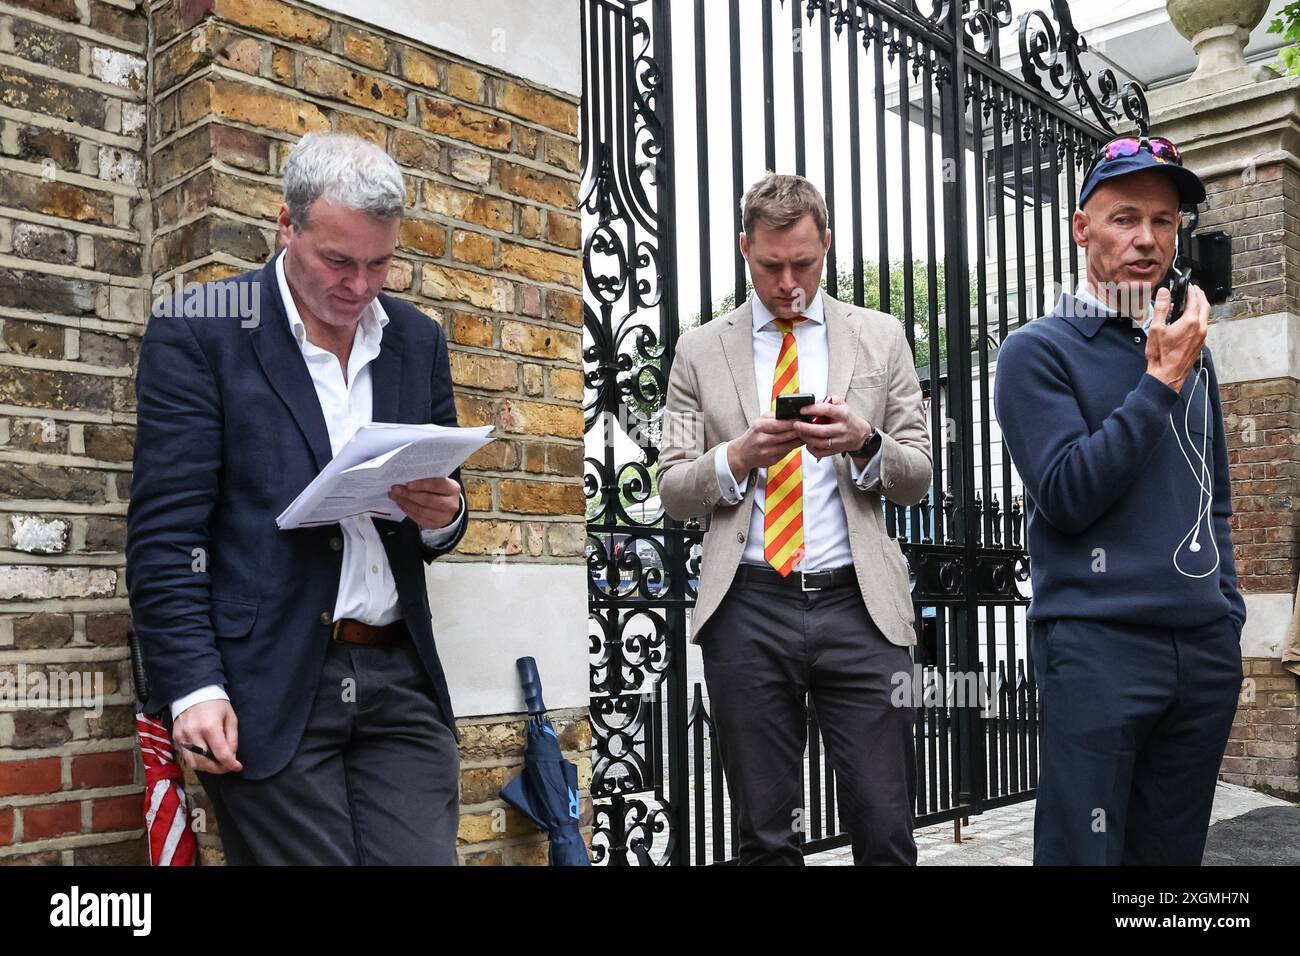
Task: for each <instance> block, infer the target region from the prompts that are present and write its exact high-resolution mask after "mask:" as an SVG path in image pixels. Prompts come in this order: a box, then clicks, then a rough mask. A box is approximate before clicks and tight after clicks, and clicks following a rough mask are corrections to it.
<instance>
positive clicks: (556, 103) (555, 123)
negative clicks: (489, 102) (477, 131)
mask: <svg viewBox="0 0 1300 956" xmlns="http://www.w3.org/2000/svg"><path fill="white" fill-rule="evenodd" d="M496 104H497V108H498V109H501V110H504V111H505V112H507V113H512V114H514V115H515V116H518V117H521V118H522V119H526V120H528V121H529V122H532V123H540V124H541V125H543V126H549V127H550V128H551V129H553V130H558V131H559V132H561V133H569V134H571V135H572V134H574V133H577V132H578V104H576V103H570V102H569V101H568V100H562V99H560V98H559V97H557V96H552V95H551V94H549V93H542V92H540V91H538V90H532V89H529V88H528V87H525V86H521V85H519V84H518V83H512V82H510V81H509V80H501V81H499V83H498V86H497V97H496Z"/></svg>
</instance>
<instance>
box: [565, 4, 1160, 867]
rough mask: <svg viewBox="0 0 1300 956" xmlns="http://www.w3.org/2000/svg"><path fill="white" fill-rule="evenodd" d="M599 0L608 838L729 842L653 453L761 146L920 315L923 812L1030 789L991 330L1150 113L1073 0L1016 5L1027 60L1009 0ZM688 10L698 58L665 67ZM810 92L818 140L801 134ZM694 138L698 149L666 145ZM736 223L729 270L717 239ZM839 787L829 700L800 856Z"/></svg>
mask: <svg viewBox="0 0 1300 956" xmlns="http://www.w3.org/2000/svg"><path fill="white" fill-rule="evenodd" d="M582 4H583V21H582V43H583V77H584V92H583V103H582V105H583V130H582V171H583V180H582V210H583V215H584V230H583V231H584V238H585V245H584V254H585V255H584V262H585V266H584V285H585V288H584V291H585V305H586V309H585V331H586V342H585V346H586V347H585V351H584V362H585V369H586V386H587V400H586V418H587V431H588V436H589V442H588V458H587V460H586V476H585V480H586V495H587V500H588V572H589V607H590V634H589V641H590V652H591V662H592V664H591V694H592V697H591V720H592V728H593V736H594V759H593V764H594V766H593V779H592V783H591V792H592V797H593V800H594V803H595V826H594V829H595V839H594V843H595V846H596V858H597V861H598V862H608V863H613V864H625V863H640V864H643V865H645V864H660V863H678V864H681V863H688V862H695V863H705V862H709V861H713V862H720V861H724V860H726V859H728V858H729V857H730V856H731V853H732V851H733V850H734V846H735V843H734V832H733V831H732V829H731V826H730V820H729V813H728V806H729V801H728V800H727V797H726V792H725V786H724V783H723V775H722V770H721V766H720V764H719V762H718V759H717V754H716V751H715V750H713V749H712V748H711V747H710V746H709V733H708V731H709V720H708V713H707V701H706V699H705V692H704V688H703V687H702V686H701V684H700V683H699V682H698V681H694V680H692V679H691V678H690V677H689V674H688V670H689V668H688V662H689V661H688V659H689V656H690V650H689V648H688V634H689V612H690V608H691V606H692V604H693V603H694V597H695V588H694V584H695V581H696V579H697V578H698V574H699V557H698V555H699V542H700V539H701V531H700V529H699V527H698V526H696V525H694V524H687V525H685V526H683V525H681V524H679V523H677V522H675V521H673V520H671V519H668V518H667V517H666V515H664V513H663V511H662V508H661V507H660V506H659V505H658V501H657V497H656V495H655V494H654V489H655V484H654V471H655V466H656V459H657V445H658V434H659V431H658V430H659V424H660V416H661V413H662V406H663V401H664V397H665V391H666V382H667V374H668V369H669V368H670V367H671V363H672V359H673V349H674V343H675V341H676V339H677V336H678V334H679V330H680V326H681V315H680V312H679V310H680V308H681V307H682V306H683V305H686V303H690V305H689V307H690V308H694V307H695V306H696V305H697V304H698V315H697V316H696V318H697V319H698V320H699V321H709V319H711V318H712V317H713V315H714V314H715V313H718V312H720V311H721V310H723V309H725V308H726V307H727V306H728V305H729V304H730V303H734V302H738V301H742V300H743V299H744V298H745V296H746V295H747V294H748V290H747V286H746V278H745V268H744V262H743V260H742V258H741V257H740V253H739V251H738V250H736V249H735V245H736V244H735V236H736V235H737V233H738V232H739V231H740V220H739V198H740V196H741V195H742V194H743V191H744V189H745V188H746V186H747V185H748V183H749V182H750V181H752V180H753V179H755V178H757V175H758V174H759V173H761V171H762V169H775V170H778V171H786V172H797V173H801V174H805V175H809V176H810V177H811V178H813V179H814V180H815V181H818V182H819V185H821V186H822V188H823V191H824V192H825V195H826V199H827V203H828V206H829V207H830V213H831V226H832V229H833V234H834V237H835V239H834V244H833V245H832V247H831V250H830V252H829V254H828V256H827V261H826V277H825V278H826V288H827V290H828V291H830V292H831V293H832V294H836V295H838V296H839V297H840V298H843V299H845V300H847V301H852V302H854V303H856V304H858V305H863V304H868V305H872V306H873V307H876V308H880V309H882V310H884V311H887V312H891V313H893V314H894V315H896V316H898V317H899V320H900V321H901V322H902V323H903V325H904V328H905V330H906V333H907V338H908V341H909V343H911V344H912V346H913V349H914V355H915V356H916V359H917V365H918V374H919V375H920V377H921V379H922V384H923V386H924V388H925V391H926V395H927V401H928V402H929V419H930V428H931V435H932V437H933V439H934V450H935V454H934V471H933V484H932V489H931V494H930V496H929V497H928V498H927V499H926V500H925V501H923V502H922V503H921V504H920V505H918V506H916V507H912V508H900V507H897V506H895V505H893V504H889V503H886V505H885V520H886V525H887V527H888V529H889V532H890V534H891V535H893V536H894V537H895V538H897V539H898V541H899V544H900V546H901V548H902V550H903V553H904V555H905V557H906V559H907V562H908V565H909V568H910V570H911V575H912V580H913V600H914V602H915V605H916V611H917V617H916V621H917V623H916V628H917V636H918V642H917V645H916V648H915V650H914V660H915V672H916V673H915V680H914V687H913V690H914V691H918V692H919V694H920V696H919V697H918V698H917V702H918V706H917V725H916V736H915V740H916V755H917V765H918V770H919V773H920V779H919V781H918V799H917V807H916V812H917V823H918V825H925V824H928V823H935V822H939V821H944V820H951V819H954V818H957V817H966V816H969V815H970V814H972V813H979V812H982V811H983V810H985V809H989V808H991V807H995V806H999V805H1002V804H1006V803H1012V802H1016V801H1020V800H1025V799H1029V798H1031V797H1032V796H1033V793H1034V787H1035V784H1036V779H1037V750H1036V746H1037V727H1036V711H1035V702H1036V693H1035V688H1034V685H1033V668H1032V666H1031V664H1030V662H1029V661H1028V641H1027V637H1026V635H1025V632H1024V619H1023V610H1024V605H1025V604H1026V603H1027V602H1028V595H1027V593H1026V591H1025V587H1026V586H1027V582H1028V558H1027V555H1026V554H1025V552H1024V550H1023V548H1022V546H1021V520H1022V511H1021V506H1020V499H1019V497H1018V495H1017V490H1018V481H1017V479H1016V477H1015V475H1014V472H1013V470H1012V467H1011V462H1010V460H1009V457H1008V454H1007V452H1006V450H1005V448H1004V447H1002V446H1001V443H1000V441H999V440H998V432H997V429H996V426H995V423H993V422H992V419H991V415H990V402H989V399H990V395H991V376H992V374H995V365H996V351H997V346H998V343H1000V342H1001V341H1002V339H1003V338H1004V337H1005V336H1006V335H1007V333H1008V332H1009V331H1010V330H1012V329H1013V328H1015V327H1016V326H1017V325H1019V324H1020V323H1021V322H1022V321H1025V320H1027V319H1029V318H1032V317H1034V316H1037V315H1040V314H1042V312H1043V311H1044V308H1045V304H1050V303H1051V302H1052V301H1054V298H1055V297H1054V295H1050V296H1049V294H1048V293H1049V290H1048V283H1049V282H1050V283H1052V284H1053V285H1054V286H1055V287H1058V288H1061V287H1066V284H1067V283H1073V282H1074V281H1075V280H1076V279H1077V278H1078V277H1079V276H1080V275H1081V273H1080V271H1079V265H1080V264H1079V257H1078V255H1077V251H1076V249H1075V247H1074V246H1073V244H1072V243H1071V242H1070V241H1069V236H1068V232H1066V231H1065V230H1066V223H1068V217H1069V215H1070V214H1072V213H1073V211H1074V197H1075V196H1076V195H1077V192H1078V189H1077V183H1076V176H1077V175H1078V173H1079V171H1080V170H1081V169H1082V168H1084V165H1085V164H1086V163H1087V161H1089V160H1090V159H1091V158H1092V156H1093V155H1094V153H1095V151H1096V148H1097V145H1098V144H1099V142H1101V141H1102V140H1104V139H1105V138H1106V136H1107V135H1108V134H1112V133H1113V132H1114V130H1115V124H1117V123H1120V122H1125V121H1127V122H1129V123H1134V124H1136V125H1137V126H1138V127H1139V128H1141V129H1143V130H1145V127H1146V118H1145V114H1146V104H1145V100H1144V98H1143V96H1142V93H1141V91H1140V89H1138V88H1137V87H1135V86H1134V85H1132V84H1123V85H1121V84H1120V83H1119V82H1118V81H1117V80H1116V79H1115V77H1114V76H1113V74H1111V73H1110V71H1108V70H1104V71H1101V72H1099V73H1098V74H1097V76H1096V77H1093V76H1091V75H1090V74H1088V73H1087V72H1086V71H1085V69H1084V67H1083V65H1082V64H1081V62H1080V56H1081V54H1083V53H1084V52H1085V51H1086V44H1085V43H1084V41H1083V38H1082V37H1081V36H1079V34H1078V33H1077V32H1076V31H1075V29H1074V26H1073V23H1072V21H1071V18H1070V12H1069V8H1068V6H1067V5H1066V3H1065V2H1064V0H1052V3H1051V14H1050V15H1049V14H1045V13H1042V12H1034V13H1029V14H1025V15H1024V16H1022V17H1021V18H1020V20H1019V24H1018V47H1019V50H1018V52H1019V60H1020V69H1019V73H1020V75H1019V76H1017V75H1014V74H1013V73H1012V72H1011V71H1008V70H1006V69H1004V68H1003V67H1002V65H1001V56H1002V51H1001V49H1000V46H999V30H1000V28H1003V27H1007V26H1010V25H1011V13H1010V6H1009V4H1008V3H1007V2H1006V0H962V2H955V0H940V2H938V3H936V4H935V5H934V6H933V7H932V8H930V9H929V10H923V9H922V8H921V5H920V4H918V3H916V2H915V0H905V2H887V0H789V2H788V5H787V0H779V9H778V8H777V6H776V5H774V4H773V2H772V0H707V2H706V0H582ZM674 22H677V23H678V27H677V29H676V30H675V28H674ZM679 31H680V36H683V37H685V36H690V37H691V38H692V39H693V44H692V46H691V47H690V49H691V50H692V52H693V57H692V58H691V59H692V60H693V62H691V61H689V60H687V58H685V57H681V58H680V60H681V62H679V63H678V64H677V65H674V60H673V55H674V52H680V51H681V49H683V48H684V45H683V44H680V43H679V44H674V42H673V41H674V39H675V38H677V37H678V36H679ZM675 48H676V49H675ZM787 56H788V59H786V57H787ZM755 61H757V65H756V63H755ZM711 65H713V66H715V67H718V66H724V67H725V68H726V70H725V74H722V79H723V81H724V82H722V83H718V82H716V80H717V77H715V76H712V75H711V74H710V66H711ZM778 71H779V72H780V73H781V74H782V77H781V79H780V81H779V82H778V77H777V73H778ZM760 79H761V88H762V96H761V98H760V97H759V95H758V92H757V91H758V88H759V80H760ZM810 79H811V80H820V82H819V83H816V82H813V83H806V80H810ZM747 90H753V91H754V92H752V93H749V92H746V91H747ZM683 91H689V93H691V94H693V95H685V94H684V93H683ZM1067 97H1072V98H1073V99H1074V106H1073V107H1067V105H1066V104H1065V100H1066V99H1067ZM810 103H811V105H814V106H816V108H817V109H816V112H817V113H819V114H820V136H816V135H814V136H809V126H810V119H811V118H812V117H811V116H810V112H811V111H810V110H809V109H808V107H809V105H810ZM760 105H761V111H760V108H759V107H760ZM845 111H847V119H846V115H845ZM1080 113H1086V114H1087V116H1086V117H1085V116H1084V115H1080ZM760 116H761V127H760V126H758V125H756V123H755V121H756V119H757V118H758V117H760ZM718 117H722V118H724V119H725V122H718V121H717V119H718ZM759 129H761V138H762V159H761V166H760V165H756V162H755V153H756V149H755V148H754V147H756V145H757V142H758V132H757V131H758V130H759ZM817 129H818V127H817V126H816V125H814V126H813V131H814V132H816V131H817ZM747 130H751V131H753V132H752V133H751V134H749V135H747V133H746V131H747ZM688 133H690V135H691V137H692V138H693V139H694V141H695V143H694V149H693V153H694V155H693V157H691V158H690V159H688V158H687V155H686V153H687V151H685V150H683V151H682V152H681V153H680V154H679V152H678V150H677V148H676V145H675V137H676V136H678V135H680V136H682V137H685V136H686V135H687V134H688ZM846 139H847V144H846V143H845V140H846ZM864 139H865V140H867V145H866V146H864V142H863V141H864ZM778 146H780V148H778ZM727 152H729V153H730V168H729V172H730V176H729V177H728V176H727V175H726V174H725V171H724V173H723V175H721V176H719V175H717V174H716V172H715V165H714V164H715V163H716V162H717V157H718V156H721V155H724V154H726V153H727ZM809 153H818V154H820V160H821V161H820V164H817V163H814V164H813V167H812V168H810V166H809ZM692 160H693V161H692ZM723 169H724V170H725V169H726V167H723ZM846 186H847V189H845V187H846ZM864 187H865V189H864ZM872 187H874V190H873V188H872ZM846 192H847V196H846V195H845V193H846ZM722 195H726V196H728V197H729V203H728V206H729V211H728V214H727V215H729V217H730V218H729V219H728V217H727V215H718V214H717V213H718V210H719V208H720V207H719V197H720V196H722ZM846 198H847V203H846V202H845V199H846ZM873 218H874V221H873ZM686 246H693V248H692V249H691V251H690V252H689V254H688V256H687V259H682V258H681V256H680V252H681V249H682V248H683V247H686ZM727 246H730V249H729V250H727V251H725V252H724V253H723V254H722V255H720V256H717V257H716V258H717V263H718V268H720V269H722V270H723V271H722V272H720V273H719V272H718V271H717V270H716V269H715V256H714V255H713V253H714V252H715V251H717V250H723V249H724V248H725V247H727ZM728 256H729V257H730V259H731V261H730V262H728V259H727V257H728ZM845 264H847V265H848V268H847V269H845V268H844V265H845ZM728 266H729V268H728ZM727 273H730V277H729V278H730V279H731V284H730V286H728V288H727V290H726V291H727V296H726V298H725V299H722V300H718V299H715V286H716V287H717V288H718V289H721V288H722V287H723V285H724V282H721V281H718V278H719V276H720V275H721V276H723V277H727ZM688 289H689V290H690V291H691V292H693V293H694V294H693V295H692V294H687V290H688ZM688 324H689V321H688ZM961 356H966V357H968V359H967V360H965V361H958V360H957V359H958V357H961ZM982 692H986V693H987V697H986V696H985V695H984V693H982ZM922 703H924V704H925V705H926V706H920V704H922ZM834 784H835V781H834V775H833V772H832V771H831V769H830V768H829V767H828V766H826V764H825V761H824V758H823V755H822V753H821V747H820V738H819V736H818V733H817V727H816V715H815V713H812V712H811V711H810V727H809V752H808V757H807V760H806V763H805V768H804V785H805V798H806V799H805V819H804V833H803V836H804V840H805V842H804V849H805V852H813V851H816V850H819V849H823V848H827V847H830V846H837V845H843V844H845V843H847V842H848V836H847V834H843V833H841V832H840V831H839V828H838V826H837V823H836V794H835V785H834Z"/></svg>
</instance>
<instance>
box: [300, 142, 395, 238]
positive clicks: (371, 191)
mask: <svg viewBox="0 0 1300 956" xmlns="http://www.w3.org/2000/svg"><path fill="white" fill-rule="evenodd" d="M317 199H326V200H329V201H330V202H336V203H338V204H339V205H342V206H346V207H348V208H349V209H356V210H359V211H360V212H364V213H368V214H369V215H371V216H373V217H374V218H376V219H384V220H391V219H396V218H398V217H399V216H401V215H402V210H403V208H404V207H405V206H406V184H405V183H404V182H403V180H402V170H401V169H400V168H399V167H398V165H397V163H396V162H395V161H394V160H393V158H392V157H391V156H389V155H388V154H387V153H386V152H384V151H383V150H382V149H380V148H379V147H378V146H376V145H375V144H374V143H372V142H370V141H369V140H367V139H362V138H361V137H360V136H352V135H350V134H347V133H308V134H307V135H306V136H304V137H303V138H302V139H301V140H299V141H298V144H297V145H296V146H294V148H293V152H292V153H290V154H289V158H288V160H286V161H285V164H284V201H285V203H286V204H287V205H288V207H289V218H290V219H291V220H292V222H293V224H294V226H295V227H296V228H297V229H300V230H301V229H306V228H307V211H308V209H309V208H310V207H311V204H312V203H313V202H315V201H316V200H317Z"/></svg>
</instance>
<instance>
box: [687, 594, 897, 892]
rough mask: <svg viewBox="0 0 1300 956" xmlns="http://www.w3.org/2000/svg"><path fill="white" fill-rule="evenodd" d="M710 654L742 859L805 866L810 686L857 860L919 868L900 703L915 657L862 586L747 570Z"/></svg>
mask: <svg viewBox="0 0 1300 956" xmlns="http://www.w3.org/2000/svg"><path fill="white" fill-rule="evenodd" d="M700 650H701V651H702V652H703V657H704V678H705V681H706V682H707V684H708V688H709V712H710V715H711V717H712V719H713V729H714V739H715V742H716V744H717V746H718V747H719V750H720V752H721V756H722V765H723V769H724V771H725V772H726V777H727V785H728V787H729V788H730V791H731V797H732V801H733V804H734V812H735V813H736V816H737V826H738V831H739V836H740V845H739V847H738V848H737V850H738V856H739V860H740V863H741V864H742V865H752V864H787V865H792V866H802V865H803V853H802V852H801V851H800V847H799V833H800V831H801V829H803V827H802V821H803V818H804V813H803V811H802V806H803V793H802V791H801V788H800V769H801V766H802V763H803V756H804V749H805V746H806V743H807V713H806V708H805V702H804V701H805V694H807V693H808V692H810V691H811V696H812V701H813V707H814V708H815V709H816V712H817V720H818V724H819V727H820V730H821V735H822V739H823V741H824V743H825V746H826V754H827V757H828V759H829V761H830V764H831V766H832V767H833V768H834V770H835V775H836V780H837V783H838V789H837V796H838V797H839V812H840V820H841V822H842V823H843V825H844V828H845V829H846V830H847V831H848V832H849V834H850V835H851V836H852V838H853V861H854V863H856V864H857V865H859V866H862V865H867V864H880V863H890V864H905V865H912V864H915V863H916V843H915V842H914V840H913V839H912V825H913V820H914V816H913V807H914V806H915V799H916V758H915V754H914V750H913V722H914V719H915V716H914V711H913V709H912V708H911V707H896V706H893V705H892V704H891V701H890V695H891V692H892V690H893V688H894V686H895V684H894V675H895V674H898V673H902V674H904V675H906V676H907V679H908V681H909V686H910V679H911V673H912V658H911V655H910V654H909V653H908V650H907V648H904V647H899V646H897V645H895V644H891V643H889V641H887V640H886V639H885V637H884V636H883V635H882V634H881V633H880V631H879V629H877V628H876V626H875V625H874V624H873V623H872V621H871V617H870V615H868V613H867V609H866V607H865V606H864V605H863V603H862V595H861V594H860V593H859V592H858V589H857V587H856V586H853V585H850V586H848V587H836V588H831V589H827V590H823V591H813V592H806V593H805V592H802V591H800V590H798V589H797V588H793V589H792V588H789V587H787V586H784V585H780V584H775V583H772V584H768V583H766V582H756V581H752V580H741V578H740V577H739V576H738V577H737V580H736V581H735V582H734V583H733V584H732V586H731V589H730V590H729V591H728V592H727V596H726V597H725V598H724V599H723V602H722V604H721V605H720V606H719V607H718V610H717V611H716V612H715V613H714V616H713V617H712V618H710V619H709V621H708V623H707V624H706V625H705V629H704V633H703V634H702V635H701V638H700Z"/></svg>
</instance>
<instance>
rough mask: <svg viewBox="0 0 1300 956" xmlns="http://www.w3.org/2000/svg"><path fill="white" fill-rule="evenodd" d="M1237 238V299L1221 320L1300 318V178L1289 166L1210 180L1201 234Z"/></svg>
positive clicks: (1219, 309)
mask: <svg viewBox="0 0 1300 956" xmlns="http://www.w3.org/2000/svg"><path fill="white" fill-rule="evenodd" d="M1216 229H1224V230H1225V231H1227V232H1228V233H1230V234H1231V235H1232V267H1233V272H1232V300H1231V301H1229V302H1225V303H1224V304H1222V305H1220V306H1216V307H1215V310H1214V314H1215V316H1216V317H1218V318H1225V319H1230V318H1236V317H1238V316H1250V315H1268V314H1270V313H1273V312H1294V313H1300V255H1297V250H1298V249H1300V173H1297V172H1296V171H1295V170H1294V169H1292V168H1291V167H1289V166H1285V165H1283V164H1281V163H1275V164H1273V165H1268V166H1247V167H1246V169H1245V170H1244V171H1242V172H1239V173H1233V174H1232V175H1229V176H1219V177H1216V178H1213V179H1207V180H1206V181H1205V203H1204V205H1203V206H1202V212H1201V216H1200V219H1199V221H1198V225H1197V230H1198V231H1201V232H1209V231H1213V230H1216Z"/></svg>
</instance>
